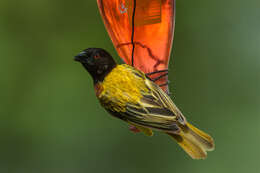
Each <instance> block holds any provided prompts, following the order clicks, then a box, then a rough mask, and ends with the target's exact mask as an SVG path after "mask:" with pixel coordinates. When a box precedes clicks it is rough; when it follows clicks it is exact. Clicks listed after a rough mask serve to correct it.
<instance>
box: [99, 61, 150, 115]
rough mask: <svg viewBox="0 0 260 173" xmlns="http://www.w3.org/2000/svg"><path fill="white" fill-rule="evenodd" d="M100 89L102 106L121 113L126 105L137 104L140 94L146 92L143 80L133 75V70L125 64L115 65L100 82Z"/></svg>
mask: <svg viewBox="0 0 260 173" xmlns="http://www.w3.org/2000/svg"><path fill="white" fill-rule="evenodd" d="M139 74H140V75H144V74H142V73H139ZM143 77H145V76H143ZM102 88H103V91H102V92H101V94H100V95H99V99H100V100H101V103H102V105H103V106H104V107H105V108H107V109H111V110H115V111H123V112H124V111H125V109H126V104H127V103H133V104H137V103H138V102H139V101H140V99H141V97H142V94H141V92H147V91H148V88H147V87H146V85H145V83H144V81H143V79H142V78H140V77H137V76H136V75H133V68H132V67H131V66H128V65H126V64H122V65H117V66H116V67H115V68H114V69H113V70H112V71H111V72H110V73H109V74H108V75H107V76H106V78H105V79H104V81H103V82H102Z"/></svg>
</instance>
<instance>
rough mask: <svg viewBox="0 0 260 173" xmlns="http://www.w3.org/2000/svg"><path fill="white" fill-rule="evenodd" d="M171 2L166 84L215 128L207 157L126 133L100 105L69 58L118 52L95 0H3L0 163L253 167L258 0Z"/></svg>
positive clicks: (148, 170)
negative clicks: (91, 51)
mask: <svg viewBox="0 0 260 173" xmlns="http://www.w3.org/2000/svg"><path fill="white" fill-rule="evenodd" d="M176 5H177V11H176V13H177V16H176V30H175V39H174V45H173V53H172V58H171V62H170V76H169V78H170V81H171V84H170V89H171V92H172V93H173V95H172V98H173V99H174V101H175V103H176V104H177V105H178V107H179V108H180V109H181V110H182V112H183V113H184V114H185V115H186V117H187V119H189V120H190V121H191V122H192V123H193V124H196V125H197V126H198V127H200V128H201V129H203V130H205V131H206V132H208V133H210V134H211V135H212V136H213V137H214V139H215V142H216V149H215V151H214V152H210V153H209V156H208V158H207V159H206V160H204V161H196V160H192V159H190V158H189V157H188V156H187V155H186V154H185V153H184V152H183V151H182V150H181V149H180V148H179V147H178V146H177V144H176V143H175V142H173V141H172V140H171V139H170V138H169V137H167V136H166V135H164V134H161V133H156V134H155V136H154V137H152V138H150V137H146V136H144V135H143V134H133V133H131V132H129V131H128V127H127V125H126V124H125V123H123V122H121V121H120V120H117V119H115V118H112V117H111V116H109V115H108V114H107V113H106V112H105V111H104V110H103V109H102V108H101V106H100V105H99V104H98V101H97V99H96V98H95V95H94V91H93V86H92V79H91V78H90V76H89V75H88V73H87V72H86V71H85V70H84V69H83V68H82V67H81V65H80V64H78V63H76V62H74V61H73V56H74V55H76V54H78V53H79V52H80V51H81V50H83V49H85V48H87V47H102V48H105V49H107V50H109V51H110V52H111V53H112V54H113V56H117V55H116V51H115V50H114V48H113V45H112V43H111V41H110V39H109V37H108V35H107V33H106V31H105V28H104V25H103V22H102V20H101V18H100V15H99V13H98V9H97V5H96V1H95V0H93V1H90V0H74V1H62V0H37V1H36V0H23V1H19V0H13V1H7V0H1V1H0V57H1V63H0V87H1V90H0V172H1V173H36V172H37V173H75V172H77V173H83V172H84V173H85V172H88V173H91V172H97V173H102V172H111V173H117V172H118V173H123V172H124V173H159V172H160V173H161V172H164V173H173V172H182V173H186V172H192V173H244V172H254V173H256V172H260V168H259V154H260V150H259V146H260V116H259V114H260V105H259V103H260V94H259V89H260V73H259V69H260V68H259V67H260V58H259V57H260V47H259V45H260V20H259V19H260V11H259V7H260V1H258V0H251V1H244V0H228V1H226V0H212V1H209V0H196V1H191V0H190V1H183V0H178V1H177V3H176ZM118 60H119V59H118Z"/></svg>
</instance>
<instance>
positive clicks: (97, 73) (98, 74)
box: [82, 64, 116, 84]
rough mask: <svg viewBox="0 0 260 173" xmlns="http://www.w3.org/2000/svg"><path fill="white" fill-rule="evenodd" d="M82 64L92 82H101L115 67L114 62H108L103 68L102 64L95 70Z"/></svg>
mask: <svg viewBox="0 0 260 173" xmlns="http://www.w3.org/2000/svg"><path fill="white" fill-rule="evenodd" d="M82 65H83V66H84V68H85V69H86V70H87V71H88V72H89V74H90V75H91V77H92V79H93V82H94V84H96V83H99V82H103V81H104V79H105V78H106V76H107V75H108V74H109V73H110V72H111V71H112V70H113V69H114V68H115V67H116V64H110V65H109V66H107V67H106V68H104V66H103V67H98V68H97V69H95V70H90V69H89V68H87V65H85V64H82Z"/></svg>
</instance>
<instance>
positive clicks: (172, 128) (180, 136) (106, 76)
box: [75, 48, 214, 159]
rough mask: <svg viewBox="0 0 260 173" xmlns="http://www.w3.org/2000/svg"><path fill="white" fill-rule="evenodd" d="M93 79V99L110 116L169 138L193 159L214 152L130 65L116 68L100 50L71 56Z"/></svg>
mask: <svg viewBox="0 0 260 173" xmlns="http://www.w3.org/2000/svg"><path fill="white" fill-rule="evenodd" d="M75 60H76V61H79V62H81V64H82V65H83V66H84V68H85V69H86V70H87V71H88V72H89V73H90V75H91V76H92V78H93V82H94V88H95V93H96V96H97V97H98V99H99V101H100V103H101V105H102V106H103V107H104V108H105V109H106V110H107V111H108V112H109V113H111V115H113V116H115V117H117V118H120V119H121V120H123V121H125V122H127V123H129V124H130V125H132V126H135V127H136V128H135V129H134V130H136V131H138V130H139V131H142V132H143V133H144V134H146V135H148V136H152V135H153V131H152V130H153V129H155V130H159V131H162V132H164V133H166V134H168V135H170V136H171V137H172V138H173V139H174V140H176V141H177V143H178V144H179V145H180V146H181V147H182V148H183V149H184V151H185V152H186V153H187V154H189V155H190V156H191V157H192V158H194V159H202V158H205V157H206V156H207V151H211V150H213V149H214V141H213V139H212V138H211V137H210V136H209V135H208V134H206V133H204V132H203V131H201V130H199V129H197V128H196V127H194V126H192V125H191V124H189V123H188V122H187V121H186V119H185V117H184V116H183V115H182V113H181V112H180V110H179V109H178V108H177V107H176V106H175V104H174V103H173V101H172V100H171V98H170V97H169V96H168V95H167V94H166V93H165V92H164V91H163V90H162V89H161V88H160V87H159V86H158V85H156V84H155V83H153V82H152V81H151V80H150V79H148V78H147V77H146V75H145V74H144V73H143V72H141V71H139V70H137V69H135V68H134V67H132V66H129V65H126V64H123V65H117V64H116V62H115V61H114V60H113V58H112V56H111V55H110V54H109V53H108V52H106V51H105V50H103V49H100V48H88V49H86V50H84V51H82V52H81V53H80V54H79V55H77V56H76V57H75Z"/></svg>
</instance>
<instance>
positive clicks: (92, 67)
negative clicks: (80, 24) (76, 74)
mask: <svg viewBox="0 0 260 173" xmlns="http://www.w3.org/2000/svg"><path fill="white" fill-rule="evenodd" d="M75 61H79V62H80V63H81V64H82V65H83V66H84V67H85V69H86V70H87V71H88V72H89V73H90V75H91V76H92V78H93V80H94V82H95V83H97V82H102V81H103V80H104V78H105V77H106V75H107V74H108V73H109V72H110V71H111V70H112V69H113V68H114V67H115V66H116V62H115V61H114V59H113V57H112V56H111V55H110V54H109V53H108V52H107V51H105V50H104V49H101V48H88V49H85V50H84V51H82V52H81V53H80V54H78V55H77V56H75Z"/></svg>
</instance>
